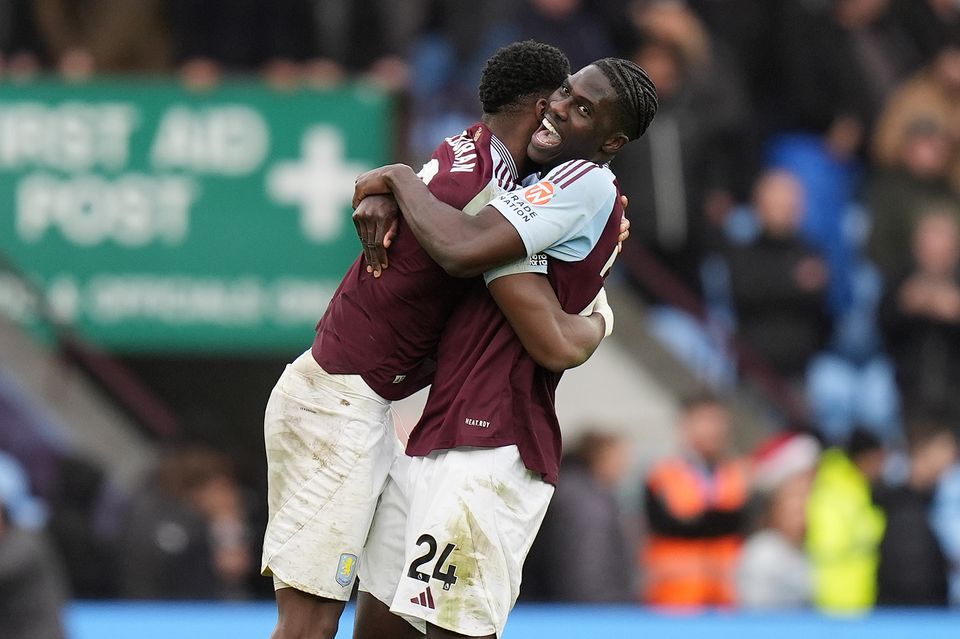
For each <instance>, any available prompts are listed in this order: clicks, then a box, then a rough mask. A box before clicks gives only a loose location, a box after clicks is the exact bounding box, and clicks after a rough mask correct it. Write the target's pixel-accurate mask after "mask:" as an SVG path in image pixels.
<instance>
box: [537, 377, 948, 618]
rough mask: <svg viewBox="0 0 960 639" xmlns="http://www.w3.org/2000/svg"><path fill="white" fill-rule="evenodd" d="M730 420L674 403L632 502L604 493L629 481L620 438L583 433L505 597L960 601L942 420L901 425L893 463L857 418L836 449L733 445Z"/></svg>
mask: <svg viewBox="0 0 960 639" xmlns="http://www.w3.org/2000/svg"><path fill="white" fill-rule="evenodd" d="M735 426H736V424H735V423H734V421H733V417H732V413H731V411H730V409H729V407H728V406H727V404H726V403H725V402H724V401H723V400H722V399H720V398H718V397H716V396H712V395H699V396H696V397H692V398H690V399H689V400H688V401H687V402H685V404H684V406H683V409H682V411H681V415H680V418H679V423H678V424H677V429H678V435H679V440H680V450H679V451H678V453H677V454H676V455H674V456H670V457H667V458H664V459H661V460H658V461H656V462H655V463H654V464H653V465H652V466H651V467H650V468H649V469H648V470H647V472H646V473H645V476H644V479H643V481H642V489H641V493H640V498H639V502H640V503H639V504H636V506H638V507H639V508H630V507H624V505H623V500H622V498H620V499H618V495H622V494H623V493H622V489H623V487H624V486H623V482H624V481H630V479H631V475H630V473H629V472H628V469H629V463H627V460H628V459H629V457H630V454H629V448H628V444H627V440H625V439H624V438H622V437H619V436H616V435H613V434H610V433H608V432H605V431H604V430H602V429H599V430H595V431H590V432H588V434H587V435H585V436H584V438H583V440H582V441H581V442H580V444H579V446H578V447H575V448H574V450H573V451H572V452H571V453H569V454H568V456H567V458H566V460H565V463H564V468H563V475H562V477H563V479H562V480H561V482H560V485H559V486H558V487H557V492H556V494H555V496H554V499H553V502H552V503H551V505H550V508H549V510H548V511H547V517H546V519H545V521H544V525H543V529H542V531H541V534H540V536H539V537H538V538H537V541H536V542H535V544H534V548H533V550H532V551H531V555H530V558H529V560H528V563H527V565H526V566H525V569H524V589H523V591H522V595H521V596H522V597H526V598H528V599H532V600H543V601H569V602H575V601H579V602H594V603H596V602H640V603H645V604H648V605H652V606H657V607H665V608H680V609H701V608H713V609H716V608H720V609H732V608H743V609H753V610H787V609H818V610H821V611H824V612H829V613H843V614H849V613H863V612H867V611H869V610H871V609H873V608H874V607H876V606H896V607H911V606H917V607H926V608H935V607H946V606H948V605H950V606H960V554H958V550H960V466H957V460H958V456H957V452H958V450H957V441H956V436H955V434H954V432H953V430H952V429H951V428H950V427H949V426H948V425H946V424H945V423H939V422H932V421H928V422H918V423H916V424H914V425H913V426H912V428H911V429H910V434H911V437H910V441H909V443H908V446H907V449H906V451H905V452H904V453H903V458H902V460H901V467H902V473H891V471H890V469H891V467H892V466H897V464H892V463H891V457H892V456H894V455H896V453H895V452H894V451H892V450H891V449H890V448H889V447H888V446H887V445H885V444H884V442H883V441H882V440H881V439H879V438H878V437H877V436H876V435H874V434H873V433H871V432H870V431H868V430H866V429H861V428H856V429H854V431H853V432H852V433H851V436H850V437H849V438H848V439H847V441H846V443H845V444H844V445H842V446H835V445H830V444H829V443H826V442H824V441H823V440H822V439H821V438H819V437H818V436H816V435H814V434H811V433H808V432H789V431H788V432H783V433H780V434H776V435H773V436H771V437H769V438H768V439H765V440H764V441H762V442H760V444H759V445H758V446H757V447H756V448H755V450H753V451H752V452H751V453H750V454H749V455H737V454H735V453H734V452H733V450H732V448H731V435H732V432H733V430H734V428H735ZM893 475H896V476H893ZM637 513H639V517H638V516H637V515H636V514H637Z"/></svg>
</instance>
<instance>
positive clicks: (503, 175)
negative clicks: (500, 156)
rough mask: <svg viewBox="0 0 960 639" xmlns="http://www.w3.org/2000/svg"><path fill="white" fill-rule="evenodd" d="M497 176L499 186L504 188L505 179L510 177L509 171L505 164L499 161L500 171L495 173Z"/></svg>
mask: <svg viewBox="0 0 960 639" xmlns="http://www.w3.org/2000/svg"><path fill="white" fill-rule="evenodd" d="M497 176H498V179H499V180H500V185H501V186H503V187H506V185H507V178H508V177H509V176H510V169H509V167H507V163H506V162H504V161H503V160H500V169H499V170H498V171H497Z"/></svg>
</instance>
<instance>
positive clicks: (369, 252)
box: [353, 195, 400, 277]
mask: <svg viewBox="0 0 960 639" xmlns="http://www.w3.org/2000/svg"><path fill="white" fill-rule="evenodd" d="M399 218H400V207H399V206H397V201H396V200H395V199H393V197H391V196H388V195H370V196H367V197H365V198H364V199H363V200H362V201H361V202H360V203H359V205H358V206H357V208H356V210H355V211H354V212H353V225H354V226H355V227H356V228H357V235H358V236H359V237H360V244H361V245H362V246H363V259H364V261H365V262H366V263H367V273H373V276H374V277H380V275H381V274H382V273H383V270H384V269H385V268H387V266H389V262H388V260H387V249H388V248H390V245H391V244H392V243H393V238H394V236H395V235H396V234H397V223H398V220H399Z"/></svg>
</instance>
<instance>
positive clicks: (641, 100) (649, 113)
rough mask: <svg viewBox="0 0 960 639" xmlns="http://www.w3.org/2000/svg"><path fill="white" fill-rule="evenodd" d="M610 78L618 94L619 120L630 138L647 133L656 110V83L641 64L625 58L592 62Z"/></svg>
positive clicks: (617, 121) (619, 125)
mask: <svg viewBox="0 0 960 639" xmlns="http://www.w3.org/2000/svg"><path fill="white" fill-rule="evenodd" d="M593 66H595V67H597V68H598V69H600V71H602V72H603V75H605V76H606V77H607V80H609V81H610V84H611V86H613V90H614V92H616V94H617V117H616V120H615V122H616V124H617V126H618V127H620V128H621V129H622V130H623V133H624V134H625V135H626V136H627V137H628V138H629V139H631V140H636V139H637V138H638V137H640V136H641V135H643V134H644V132H645V131H646V130H647V127H648V126H650V122H652V121H653V116H654V115H656V113H657V87H655V86H654V84H653V80H651V79H650V76H649V75H647V72H646V71H644V70H643V69H642V68H640V65H638V64H636V63H635V62H631V61H630V60H624V59H622V58H603V59H602V60H597V61H596V62H594V63H593Z"/></svg>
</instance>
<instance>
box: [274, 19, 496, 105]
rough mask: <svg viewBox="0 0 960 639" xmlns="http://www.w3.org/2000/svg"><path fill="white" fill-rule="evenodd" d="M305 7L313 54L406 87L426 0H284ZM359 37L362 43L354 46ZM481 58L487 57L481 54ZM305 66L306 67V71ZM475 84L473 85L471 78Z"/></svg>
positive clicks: (380, 81) (384, 82)
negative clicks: (310, 30) (308, 15)
mask: <svg viewBox="0 0 960 639" xmlns="http://www.w3.org/2000/svg"><path fill="white" fill-rule="evenodd" d="M287 2H300V3H303V4H306V5H307V6H308V7H309V12H310V14H311V16H312V20H311V21H310V24H311V26H312V28H313V31H314V40H313V54H312V55H313V57H314V60H313V62H312V63H311V67H310V68H316V62H317V61H320V62H321V63H331V62H332V63H333V64H334V65H337V66H338V67H339V68H340V69H343V70H345V71H346V72H348V73H359V74H362V75H364V76H365V77H366V78H367V79H368V80H371V81H373V82H375V83H377V84H378V85H380V86H381V87H383V88H386V89H389V90H401V89H405V88H407V86H408V83H409V82H410V79H411V78H410V69H409V65H408V62H407V59H408V57H409V56H410V55H411V54H412V52H413V49H414V42H415V40H416V37H417V36H418V34H419V33H420V31H421V30H422V29H423V28H424V25H425V24H426V22H427V18H428V15H429V13H430V8H431V4H430V2H428V1H427V0H404V2H396V1H395V0H287ZM358 43H363V46H357V45H358ZM484 59H486V58H484ZM310 68H308V72H309V71H310ZM474 86H476V85H475V84H474Z"/></svg>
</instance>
